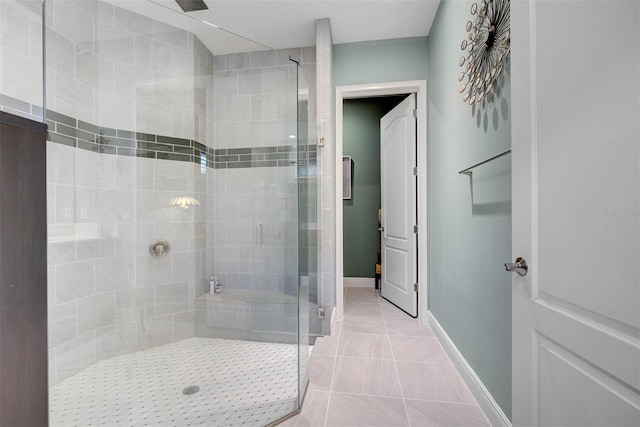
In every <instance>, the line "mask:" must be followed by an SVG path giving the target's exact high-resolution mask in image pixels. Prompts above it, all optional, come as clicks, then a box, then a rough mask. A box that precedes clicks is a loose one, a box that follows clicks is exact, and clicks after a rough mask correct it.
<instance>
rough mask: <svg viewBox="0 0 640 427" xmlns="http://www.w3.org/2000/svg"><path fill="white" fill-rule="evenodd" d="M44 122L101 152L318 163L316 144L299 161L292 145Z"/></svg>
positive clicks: (212, 162) (64, 138)
mask: <svg viewBox="0 0 640 427" xmlns="http://www.w3.org/2000/svg"><path fill="white" fill-rule="evenodd" d="M0 96H1V98H0V101H1V103H0V105H2V106H7V107H8V108H6V110H9V109H13V108H12V107H20V109H19V110H17V111H21V112H23V113H26V114H29V115H32V112H33V108H34V107H35V108H36V109H37V108H39V107H36V106H35V105H33V106H32V105H30V104H29V103H26V102H24V101H20V100H18V99H15V98H11V97H9V96H6V95H0ZM3 109H5V108H3ZM41 110H42V109H41V108H40V116H41V115H42V114H41ZM36 111H37V110H36ZM7 112H10V111H7ZM46 123H47V126H48V128H49V131H48V133H47V139H48V140H49V141H52V142H54V143H57V144H63V145H67V146H69V147H75V148H79V149H82V150H87V151H92V152H95V153H101V154H110V155H116V156H130V157H143V158H148V159H158V160H173V161H180V162H192V163H196V164H199V165H201V166H202V165H205V164H206V166H207V167H209V168H213V169H237V168H255V167H282V166H294V165H295V164H296V163H297V162H298V163H299V166H313V165H316V163H317V152H316V150H317V148H316V145H302V146H301V147H300V159H299V160H298V159H296V154H297V153H296V148H295V146H291V145H280V146H270V147H247V148H227V149H218V150H216V149H213V148H211V147H208V146H206V145H204V144H201V143H200V142H198V141H196V140H192V139H183V138H174V137H170V136H163V135H154V134H148V133H140V132H132V131H128V130H122V129H113V128H106V127H100V126H96V125H94V124H92V123H88V122H84V121H82V120H79V119H75V118H73V117H70V116H66V115H64V114H60V113H57V112H55V111H52V110H47V111H46Z"/></svg>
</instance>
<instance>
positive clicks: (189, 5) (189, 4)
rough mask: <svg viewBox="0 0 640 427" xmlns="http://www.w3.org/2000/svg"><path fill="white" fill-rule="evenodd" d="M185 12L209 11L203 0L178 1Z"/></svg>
mask: <svg viewBox="0 0 640 427" xmlns="http://www.w3.org/2000/svg"><path fill="white" fill-rule="evenodd" d="M176 3H178V6H180V9H182V11H183V12H195V11H196V10H205V9H209V8H208V7H207V5H206V3H205V2H204V1H203V0H176Z"/></svg>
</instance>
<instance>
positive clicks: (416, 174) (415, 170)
mask: <svg viewBox="0 0 640 427" xmlns="http://www.w3.org/2000/svg"><path fill="white" fill-rule="evenodd" d="M413 176H418V168H417V167H415V168H413Z"/></svg>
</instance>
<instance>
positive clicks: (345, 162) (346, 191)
mask: <svg viewBox="0 0 640 427" xmlns="http://www.w3.org/2000/svg"><path fill="white" fill-rule="evenodd" d="M342 200H351V156H342Z"/></svg>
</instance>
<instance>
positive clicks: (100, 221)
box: [2, 1, 213, 384]
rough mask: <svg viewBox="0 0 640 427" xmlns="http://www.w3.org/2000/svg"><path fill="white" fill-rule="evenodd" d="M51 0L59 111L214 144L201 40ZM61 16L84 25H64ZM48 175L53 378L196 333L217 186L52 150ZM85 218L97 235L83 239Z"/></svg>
mask: <svg viewBox="0 0 640 427" xmlns="http://www.w3.org/2000/svg"><path fill="white" fill-rule="evenodd" d="M4 3H5V2H2V4H3V5H4ZM50 3H55V4H51V5H50V6H49V7H50V9H51V10H52V11H53V12H54V13H53V18H52V19H51V20H50V21H49V23H50V26H51V28H50V29H49V30H48V33H49V35H50V39H51V44H50V46H48V47H49V56H51V58H52V60H51V61H52V62H51V67H50V69H49V70H48V73H49V76H50V81H51V82H53V87H52V88H51V90H50V93H49V100H50V103H49V107H50V108H51V109H54V110H55V111H57V112H59V113H62V114H66V115H68V116H71V117H75V118H79V119H81V120H84V121H87V122H89V123H94V124H97V125H100V126H104V127H111V128H117V129H125V130H132V131H139V132H146V133H153V134H159V135H165V136H174V137H181V138H189V139H193V138H200V139H199V140H200V141H201V142H203V143H206V142H207V139H208V138H207V135H206V134H205V132H207V130H208V129H209V127H210V124H211V123H213V101H212V100H213V93H212V91H213V78H212V75H213V55H211V53H210V52H209V51H208V50H206V48H204V45H202V44H201V43H200V42H199V41H197V39H195V37H194V36H193V35H191V34H189V33H186V32H184V31H181V30H177V29H175V28H173V27H170V26H167V25H164V24H159V23H155V22H153V21H152V20H150V19H148V18H145V17H141V16H139V15H136V14H133V13H131V12H128V11H124V10H122V9H119V8H117V7H112V6H109V5H107V4H103V3H102V2H97V1H87V2H79V3H77V4H76V3H69V4H68V5H59V4H58V3H60V2H50ZM64 13H68V14H71V15H72V16H82V17H83V18H84V19H85V21H84V22H85V23H86V25H82V26H80V28H73V29H71V30H66V29H65V30H62V29H61V28H59V26H61V25H63V23H64V22H66V21H65V19H67V18H65V17H63V14H64ZM3 16H4V15H3ZM89 26H91V27H92V28H93V30H92V31H91V36H88V35H87V34H85V33H86V30H87V28H88V27H89ZM3 28H4V27H3ZM94 33H95V35H96V38H95V39H94V38H93V37H94V36H93V34H94ZM3 52H4V47H3ZM196 69H197V72H198V73H199V74H198V78H196V76H195V72H196ZM196 86H197V89H198V91H199V92H198V96H199V98H198V99H196V96H195V93H196ZM196 117H198V121H199V122H201V123H202V126H199V127H198V128H197V129H196V125H195V122H196V119H195V118H196ZM209 139H211V140H212V138H209ZM211 142H212V141H210V143H211ZM47 167H48V171H47V172H48V173H47V175H48V192H49V194H48V200H49V206H50V209H49V212H50V214H49V222H50V224H49V230H50V236H51V237H52V238H53V237H55V238H56V239H57V240H56V242H53V241H52V243H50V245H49V264H50V282H49V288H50V294H51V297H50V302H51V303H50V304H49V307H50V309H49V310H50V313H49V315H50V318H51V321H50V335H51V337H52V339H51V341H50V347H51V354H52V358H51V369H52V384H55V383H56V382H59V381H61V380H63V379H64V378H67V377H69V376H71V375H73V374H75V373H76V372H78V370H80V369H84V368H85V367H86V366H88V365H90V364H91V363H94V362H95V361H96V360H101V359H105V358H109V357H113V356H116V355H121V354H126V353H128V352H131V351H136V350H142V349H146V348H149V347H152V346H157V345H162V344H166V343H168V342H171V341H172V340H177V339H183V338H185V337H191V336H193V335H194V333H195V325H194V324H193V322H194V320H195V318H196V316H195V313H194V312H193V311H190V310H193V306H194V302H193V301H194V300H195V298H196V297H197V296H198V295H201V294H202V293H203V292H204V287H205V276H206V265H205V264H206V259H207V257H206V256H205V252H207V239H206V236H207V231H206V230H207V227H206V222H202V221H203V220H204V219H206V215H205V213H204V211H206V205H207V203H206V199H207V197H206V191H207V186H208V185H210V182H211V181H207V179H206V178H205V177H203V176H202V174H201V172H200V166H199V165H194V164H191V163H185V162H176V161H168V160H151V159H145V158H132V157H123V156H109V155H100V154H96V153H93V152H89V151H84V150H77V149H74V148H71V147H67V146H64V145H60V144H53V143H48V162H47ZM210 171H211V170H210ZM180 195H190V196H192V197H196V198H197V199H199V200H201V210H200V211H197V210H195V211H194V210H192V211H179V210H178V209H176V208H172V207H170V206H169V200H171V199H172V198H174V197H176V196H180ZM80 223H86V224H88V225H89V226H90V228H89V230H92V233H93V235H83V234H82V233H83V232H81V231H80V230H79V229H78V226H77V224H80ZM65 227H66V228H65ZM84 234H86V232H84ZM156 238H164V239H167V240H169V241H170V243H171V244H172V252H171V253H170V254H169V255H168V256H167V257H166V258H164V259H159V260H157V259H153V258H151V257H150V255H149V253H148V245H149V244H150V243H151V242H152V241H153V240H154V239H156ZM188 322H191V324H189V323H188ZM90 349H93V350H92V351H91V350H90Z"/></svg>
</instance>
